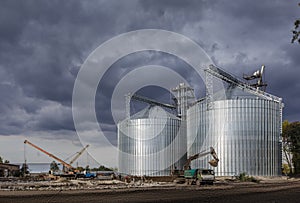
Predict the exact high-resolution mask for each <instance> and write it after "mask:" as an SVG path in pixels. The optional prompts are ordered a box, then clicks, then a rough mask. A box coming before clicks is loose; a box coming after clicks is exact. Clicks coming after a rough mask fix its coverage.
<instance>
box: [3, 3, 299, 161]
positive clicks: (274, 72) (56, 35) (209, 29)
mask: <svg viewBox="0 0 300 203" xmlns="http://www.w3.org/2000/svg"><path fill="white" fill-rule="evenodd" d="M298 3H299V1H296V0H294V1H274V0H264V1H259V0H239V1H225V0H223V1H222V0H219V1H208V0H207V1H191V0H186V1H181V0H178V1H174V0H157V1H155V0H144V1H136V0H124V1H117V0H107V1H100V0H99V1H98V0H86V1H82V0H80V1H79V0H72V1H68V0H59V1H58V0H57V1H56V0H51V1H50V0H48V1H46V0H35V1H31V0H26V1H18V0H0V156H3V157H4V158H5V159H8V160H10V161H11V162H22V161H23V156H24V155H23V141H24V139H29V140H32V142H35V143H36V144H38V145H39V146H42V147H44V148H46V149H49V150H52V152H53V153H55V154H57V155H58V156H60V157H62V158H63V157H68V156H69V155H71V154H73V153H74V152H76V151H78V150H79V149H80V148H81V147H82V146H81V143H80V142H79V139H78V137H77V135H76V132H75V128H74V124H73V117H72V91H73V85H74V82H75V79H76V76H77V73H78V71H79V69H80V66H81V65H82V63H83V62H84V61H85V59H86V58H87V57H88V56H89V54H90V53H91V52H92V51H93V50H94V49H95V48H97V47H98V46H99V45H101V44H102V43H103V42H105V41H106V40H109V39H110V38H112V37H114V36H117V35H119V34H122V33H125V32H129V31H134V30H138V29H148V28H151V29H164V30H169V31H173V32H176V33H180V34H182V35H185V36H187V37H189V38H190V39H192V40H194V41H195V42H197V43H198V44H199V45H201V46H202V47H203V49H204V50H205V51H206V52H207V53H208V55H209V56H210V57H211V58H212V60H213V61H214V63H215V64H217V65H218V66H220V67H222V68H223V69H225V70H227V71H229V72H231V73H233V74H235V75H239V76H242V74H243V73H253V72H254V71H255V70H256V69H258V68H259V67H260V66H261V65H262V64H265V66H266V70H265V71H266V76H265V77H266V81H267V83H268V87H267V92H269V93H271V94H274V95H276V96H279V97H282V98H283V101H284V103H285V108H284V119H287V120H289V121H297V120H299V118H300V108H299V104H300V80H299V76H300V65H299V64H300V45H299V44H291V43H290V42H291V38H292V35H291V30H292V29H293V23H294V21H295V19H297V18H300V7H299V6H297V5H298ZM149 64H158V65H164V66H167V67H169V66H173V67H174V68H175V69H176V67H177V68H178V67H180V68H181V70H182V71H181V72H180V71H179V72H180V73H181V74H182V75H183V76H184V77H185V78H186V80H188V81H193V82H195V81H197V80H196V79H192V77H193V76H192V74H190V72H189V71H187V70H189V69H188V67H187V65H186V64H184V63H183V62H182V61H180V60H178V59H174V57H172V56H169V55H166V54H159V53H153V52H146V53H137V54H135V55H131V56H129V57H125V58H124V59H122V60H120V61H118V62H116V64H114V65H113V67H112V69H111V71H110V73H108V75H109V74H110V75H111V77H106V79H107V78H109V79H107V80H104V81H101V82H102V83H103V85H104V86H106V87H107V88H106V89H105V90H104V91H103V92H102V93H101V92H99V93H98V94H97V97H96V107H97V108H96V109H97V115H100V114H101V115H102V116H101V118H99V120H100V121H101V127H102V130H103V131H104V132H105V133H106V136H107V137H109V138H110V140H111V141H112V143H113V144H116V133H115V132H116V127H115V125H114V123H113V122H112V120H111V112H110V111H108V110H107V109H108V107H109V106H110V99H111V98H110V97H111V90H112V89H113V88H114V87H113V86H114V85H116V83H117V82H118V81H119V80H120V79H121V77H122V75H121V74H118V73H117V72H118V71H117V70H118V68H120V67H124V66H125V67H131V68H132V67H139V66H143V65H149ZM184 70H186V71H184ZM198 79H199V78H198ZM199 84H201V81H199V83H197V84H194V86H195V87H197V88H198V89H197V88H196V89H197V90H198V91H199V92H200V91H201V90H203V88H201V87H200V86H201V85H199ZM146 90H147V89H144V91H143V92H145V94H148V96H153V97H154V98H160V97H161V96H160V94H159V92H155V93H154V92H153V91H151V88H150V89H148V91H146ZM164 93H166V92H164ZM201 94H202V93H197V95H198V96H201ZM162 99H163V98H162ZM91 133H92V132H91ZM58 148H59V150H58ZM28 151H29V152H28V153H29V154H28V155H27V159H29V160H30V161H31V162H45V157H46V156H43V155H39V154H37V153H36V152H35V151H34V150H31V151H30V150H29V149H28ZM96 154H97V155H96ZM93 156H94V157H95V158H96V159H97V161H99V162H100V163H104V164H106V165H108V166H112V167H115V166H117V163H116V160H117V159H116V157H110V156H109V150H107V149H103V150H102V151H101V150H100V151H99V152H94V154H93Z"/></svg>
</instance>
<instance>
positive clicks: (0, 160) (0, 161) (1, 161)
mask: <svg viewBox="0 0 300 203" xmlns="http://www.w3.org/2000/svg"><path fill="white" fill-rule="evenodd" d="M0 163H1V164H3V163H5V164H8V163H9V161H8V160H4V159H3V158H2V157H1V156H0Z"/></svg>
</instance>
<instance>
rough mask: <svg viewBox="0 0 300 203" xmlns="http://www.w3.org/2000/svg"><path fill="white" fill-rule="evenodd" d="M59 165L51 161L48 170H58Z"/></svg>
mask: <svg viewBox="0 0 300 203" xmlns="http://www.w3.org/2000/svg"><path fill="white" fill-rule="evenodd" d="M58 170H59V167H58V165H57V163H56V162H55V161H52V163H51V164H50V171H58Z"/></svg>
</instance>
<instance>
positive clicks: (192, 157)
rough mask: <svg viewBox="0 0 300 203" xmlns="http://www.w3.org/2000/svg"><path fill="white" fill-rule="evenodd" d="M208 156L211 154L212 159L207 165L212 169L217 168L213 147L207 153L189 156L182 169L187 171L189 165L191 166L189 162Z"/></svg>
mask: <svg viewBox="0 0 300 203" xmlns="http://www.w3.org/2000/svg"><path fill="white" fill-rule="evenodd" d="M208 154H211V155H212V157H213V159H212V160H210V161H209V162H208V163H209V164H210V165H211V166H213V167H217V166H218V163H219V158H218V156H217V153H216V151H215V149H214V148H213V147H210V150H209V151H208V152H204V153H197V154H194V155H193V156H190V157H189V158H188V160H187V161H186V163H185V164H184V166H183V169H184V170H188V169H190V165H191V162H192V161H193V160H195V159H198V158H200V157H203V156H206V155H208Z"/></svg>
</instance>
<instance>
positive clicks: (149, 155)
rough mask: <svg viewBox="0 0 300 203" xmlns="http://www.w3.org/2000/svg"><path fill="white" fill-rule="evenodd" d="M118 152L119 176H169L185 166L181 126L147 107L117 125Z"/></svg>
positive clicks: (183, 125)
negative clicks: (173, 170)
mask: <svg viewBox="0 0 300 203" xmlns="http://www.w3.org/2000/svg"><path fill="white" fill-rule="evenodd" d="M118 148H119V172H120V173H125V174H130V175H136V176H144V175H146V176H169V175H170V173H171V170H172V169H174V168H175V167H176V168H178V169H179V168H182V166H183V164H184V163H185V162H186V125H185V122H182V121H181V119H179V118H177V117H176V116H175V115H173V114H170V113H168V112H166V111H164V110H163V109H162V108H160V107H157V106H151V107H149V108H146V109H144V110H142V111H140V112H139V113H137V114H135V115H133V116H132V117H131V118H130V119H125V120H123V121H121V122H120V123H119V124H118ZM173 163H175V164H173Z"/></svg>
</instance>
